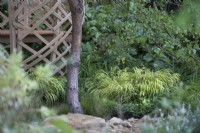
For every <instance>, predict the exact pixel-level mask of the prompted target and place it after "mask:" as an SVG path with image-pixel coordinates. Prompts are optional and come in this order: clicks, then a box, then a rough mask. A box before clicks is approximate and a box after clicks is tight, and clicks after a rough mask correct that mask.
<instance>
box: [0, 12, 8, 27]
mask: <svg viewBox="0 0 200 133" xmlns="http://www.w3.org/2000/svg"><path fill="white" fill-rule="evenodd" d="M8 22H9V19H8V16H7V15H6V14H5V13H3V12H1V11H0V30H3V29H5V28H6V26H8Z"/></svg>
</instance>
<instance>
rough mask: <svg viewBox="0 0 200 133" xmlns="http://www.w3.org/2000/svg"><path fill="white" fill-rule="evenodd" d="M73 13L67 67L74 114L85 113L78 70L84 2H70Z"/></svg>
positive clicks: (81, 0)
mask: <svg viewBox="0 0 200 133" xmlns="http://www.w3.org/2000/svg"><path fill="white" fill-rule="evenodd" d="M68 2H69V6H70V10H71V13H72V23H73V25H72V47H71V53H70V61H69V63H68V65H67V102H68V106H69V110H70V112H72V113H83V111H82V108H81V105H80V102H79V98H78V70H79V65H80V49H81V40H82V19H83V6H84V5H83V0H68Z"/></svg>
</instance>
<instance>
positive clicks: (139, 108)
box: [82, 67, 179, 117]
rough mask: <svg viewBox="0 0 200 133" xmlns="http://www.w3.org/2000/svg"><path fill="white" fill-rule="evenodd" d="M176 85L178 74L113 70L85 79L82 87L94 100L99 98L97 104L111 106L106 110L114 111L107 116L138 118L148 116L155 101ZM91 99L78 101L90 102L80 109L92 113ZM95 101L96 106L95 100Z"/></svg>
mask: <svg viewBox="0 0 200 133" xmlns="http://www.w3.org/2000/svg"><path fill="white" fill-rule="evenodd" d="M178 82H179V74H176V73H172V72H171V71H170V70H168V69H165V70H158V71H155V72H153V71H150V70H149V69H145V68H143V69H139V68H134V69H133V70H130V69H124V70H120V69H119V68H117V67H115V68H112V69H111V71H109V72H105V71H103V70H99V71H97V72H96V75H95V76H94V77H91V78H89V79H87V81H86V83H85V87H86V91H87V92H89V93H91V94H93V95H95V98H96V97H98V96H99V99H100V100H101V99H104V98H106V99H108V100H111V101H113V102H114V103H115V104H113V106H114V107H111V109H110V110H113V108H114V111H112V112H111V113H110V114H111V116H114V115H117V114H119V112H120V111H121V112H122V114H123V115H124V117H130V116H135V117H141V116H143V115H145V114H147V113H150V112H151V111H152V110H153V109H154V108H155V107H156V105H157V103H158V100H159V99H160V98H161V97H162V96H164V95H165V93H166V94H167V92H171V91H172V90H171V88H173V87H174V86H176V85H177V83H178ZM88 98H89V97H88ZM91 98H92V99H90V100H88V99H87V100H82V101H90V102H91V103H89V104H88V103H86V105H87V107H86V105H84V104H83V106H84V107H86V109H89V110H95V109H94V107H95V105H97V104H96V103H95V102H93V101H94V98H93V96H92V97H91ZM96 101H98V102H97V103H98V105H99V104H100V102H99V100H96ZM90 105H92V108H90ZM106 107H108V106H106ZM106 107H104V109H106ZM118 107H120V109H119V108H118ZM90 112H91V111H90ZM97 114H98V113H97Z"/></svg>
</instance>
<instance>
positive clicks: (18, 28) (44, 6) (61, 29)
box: [0, 0, 72, 75]
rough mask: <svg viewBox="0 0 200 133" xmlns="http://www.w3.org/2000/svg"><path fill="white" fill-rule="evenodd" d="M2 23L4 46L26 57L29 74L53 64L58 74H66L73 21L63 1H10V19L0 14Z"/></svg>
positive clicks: (1, 37) (2, 41)
mask: <svg viewBox="0 0 200 133" xmlns="http://www.w3.org/2000/svg"><path fill="white" fill-rule="evenodd" d="M0 20H1V21H0V43H9V45H10V49H11V52H12V51H13V50H15V49H16V50H17V51H21V52H22V53H24V55H26V56H25V57H24V60H23V64H24V68H25V70H28V69H34V67H35V66H36V65H37V64H43V63H49V64H52V65H54V66H55V70H54V73H55V74H56V73H58V74H60V75H64V74H65V66H66V64H67V55H68V53H69V51H70V48H71V43H70V42H71V31H72V20H71V13H70V12H68V11H67V9H66V8H65V6H64V5H63V3H62V1H61V0H56V1H55V0H10V1H9V2H8V15H6V14H5V13H3V12H1V11H0ZM5 27H9V28H7V29H6V28H5Z"/></svg>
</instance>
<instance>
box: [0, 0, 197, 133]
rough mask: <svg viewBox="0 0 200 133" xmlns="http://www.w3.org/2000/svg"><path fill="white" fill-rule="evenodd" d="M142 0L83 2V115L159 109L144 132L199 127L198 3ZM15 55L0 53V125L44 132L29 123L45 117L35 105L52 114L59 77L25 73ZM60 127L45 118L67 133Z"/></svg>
mask: <svg viewBox="0 0 200 133" xmlns="http://www.w3.org/2000/svg"><path fill="white" fill-rule="evenodd" d="M148 2H149V1H148ZM148 2H146V1H141V0H127V1H121V0H119V1H110V0H97V1H96V0H87V1H86V9H85V23H84V27H83V31H84V32H83V44H82V51H81V66H80V73H79V83H80V84H79V87H80V91H79V92H80V100H81V105H82V107H83V110H84V113H86V114H89V115H95V116H101V117H104V118H110V117H112V116H118V117H122V118H127V117H132V116H134V117H142V116H144V115H147V114H151V115H155V114H156V115H157V114H158V113H157V112H158V111H160V110H162V111H161V114H159V116H160V117H159V118H156V122H153V123H152V125H150V126H149V125H148V126H145V127H143V128H142V129H144V132H163V133H165V132H177V133H178V132H182V131H183V130H184V131H186V132H199V129H198V126H199V125H198V124H199V123H200V116H199V110H198V109H197V108H198V107H199V106H200V91H199V86H200V83H199V80H200V76H199V75H200V66H199V64H200V51H199V50H200V34H199V27H200V26H199V18H198V17H199V8H198V7H197V5H198V2H199V1H198V0H193V1H190V2H188V1H187V0H186V1H184V2H183V3H182V6H181V8H180V9H179V10H178V9H177V10H176V12H167V11H166V10H165V9H166V7H167V4H168V3H169V2H170V1H167V2H166V1H162V2H160V1H159V0H155V3H154V4H153V5H150V6H148V4H151V3H148ZM0 7H1V6H0ZM188 7H189V9H188ZM193 9H194V10H193ZM0 10H4V12H6V10H5V8H4V7H1V8H0ZM0 22H1V19H0ZM4 28H5V29H6V28H8V27H4ZM33 45H34V44H33ZM25 54H26V53H25ZM21 60H22V56H21V55H18V54H12V55H10V56H9V55H8V54H6V52H0V95H1V97H0V103H1V104H0V110H1V114H0V116H1V117H0V128H2V129H3V130H4V132H5V131H7V130H9V131H10V132H11V130H17V131H18V132H22V131H23V129H24V131H26V132H31V131H33V132H48V131H46V130H45V131H44V128H43V127H41V126H38V125H37V124H36V125H33V124H32V122H35V121H34V120H36V121H37V123H38V121H40V120H41V118H43V117H42V116H43V115H45V116H49V115H51V114H52V112H51V110H49V109H47V108H45V107H43V105H47V106H51V107H55V108H56V109H57V111H58V112H59V111H60V110H59V109H58V108H59V107H58V106H59V104H60V103H65V102H66V98H65V96H66V95H65V91H64V87H65V86H66V82H67V81H65V78H63V77H56V76H53V75H52V73H51V72H50V69H49V67H48V66H45V67H38V68H37V69H36V70H35V71H30V72H29V74H27V73H26V72H24V70H23V69H22V66H21V63H20V61H21ZM163 97H165V98H163ZM161 99H163V100H161ZM167 99H170V100H167ZM32 101H34V102H32ZM41 106H42V107H41ZM40 107H41V108H40ZM57 107H58V108H57ZM32 108H33V110H32ZM32 111H33V112H34V113H32ZM60 112H62V113H67V112H68V109H67V108H64V109H63V110H61V111H60ZM30 114H31V115H30ZM46 114H47V115H46ZM53 114H54V113H53ZM5 120H6V121H5ZM25 121H26V122H27V121H28V125H27V124H24V122H25ZM57 122H58V123H59V124H55V123H57ZM63 124H64V123H62V121H61V122H60V121H56V122H55V121H53V125H55V126H57V128H60V127H61V128H63V129H61V130H63V131H68V132H72V131H71V130H70V129H68V128H67V129H66V128H64V126H63Z"/></svg>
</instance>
